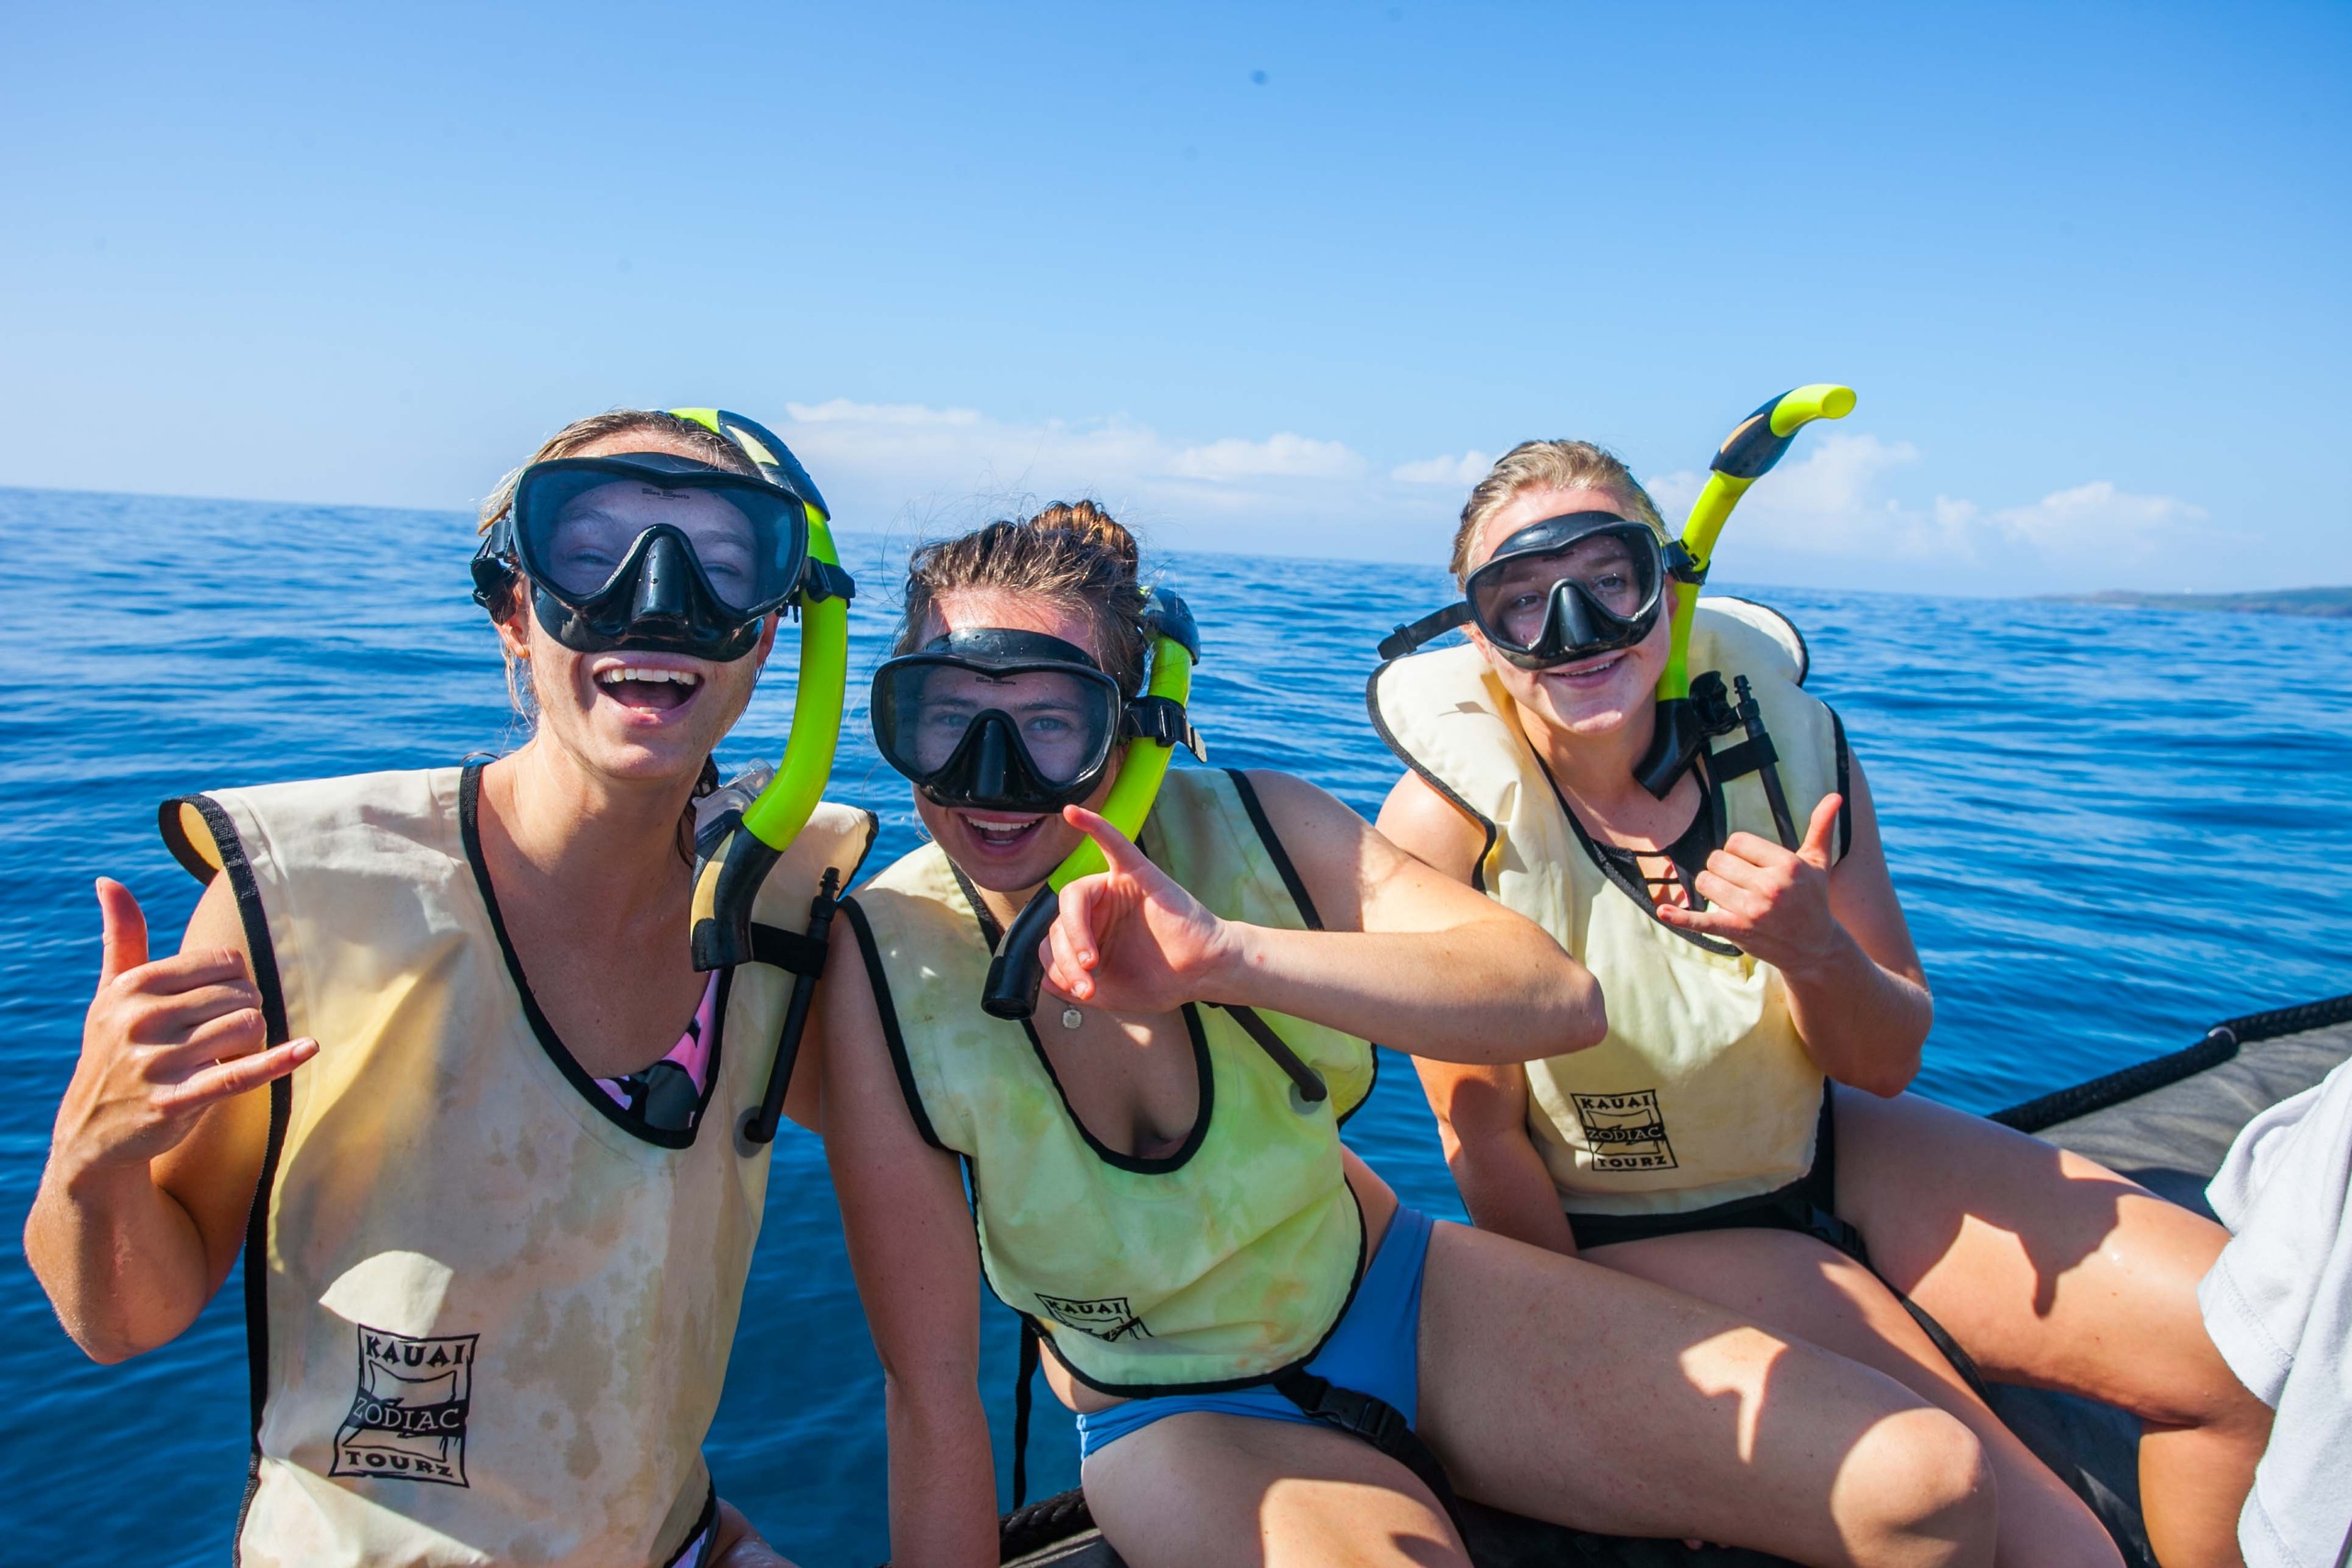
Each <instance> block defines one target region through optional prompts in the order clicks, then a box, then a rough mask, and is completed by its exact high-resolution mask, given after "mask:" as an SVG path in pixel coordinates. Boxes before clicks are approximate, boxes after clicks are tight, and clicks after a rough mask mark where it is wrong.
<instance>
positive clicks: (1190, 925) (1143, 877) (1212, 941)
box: [1039, 806, 1241, 1013]
mask: <svg viewBox="0 0 2352 1568" xmlns="http://www.w3.org/2000/svg"><path fill="white" fill-rule="evenodd" d="M1062 818H1063V819H1064V820H1065V821H1067V822H1069V825H1070V826H1071V827H1073V828H1076V829H1079V830H1080V832H1083V833H1085V834H1086V835H1087V836H1089V837H1090V838H1091V839H1092V840H1094V841H1095V843H1097V844H1098V845H1100V846H1101V847H1102V850H1103V861H1104V863H1105V864H1106V869H1104V870H1103V871H1100V872H1096V873H1095V874H1092V875H1091V876H1081V877H1080V878H1079V879H1078V880H1077V881H1075V882H1073V883H1071V884H1070V885H1069V886H1068V887H1065V888H1063V889H1062V891H1061V910H1060V913H1059V914H1058V915H1057V917H1056V918H1055V920H1054V924H1053V926H1052V929H1051V930H1049V931H1047V932H1046V940H1045V941H1044V942H1041V943H1040V944H1039V953H1040V955H1041V956H1042V957H1043V958H1044V959H1045V961H1046V987H1047V988H1048V989H1050V990H1052V991H1053V992H1054V994H1055V995H1057V996H1060V997H1065V998H1069V1000H1071V1001H1078V1002H1091V1003H1092V1004H1093V1005H1094V1006H1096V1007H1099V1008H1103V1009H1104V1010H1107V1011H1110V1012H1127V1013H1156V1012H1167V1011H1170V1010H1173V1009H1176V1008H1180V1007H1182V1006H1183V1005H1184V1004H1185V1003H1186V1002H1192V1001H1222V1000H1224V999H1226V998H1224V997H1222V996H1219V995H1216V994H1214V987H1215V984H1216V978H1217V977H1218V976H1219V973H1220V971H1222V970H1224V969H1226V968H1227V967H1228V966H1230V965H1232V964H1236V963H1237V962H1238V961H1239V960H1240V956H1241V955H1240V952H1239V948H1238V942H1237V940H1236V939H1237V937H1238V935H1239V931H1238V928H1237V927H1235V926H1234V925H1233V924H1232V923H1231V922H1228V921H1226V920H1221V919H1218V918H1217V917H1216V915H1215V914H1212V913H1211V912H1210V911H1209V909H1208V908H1206V907H1205V906H1204V905H1203V904H1202V903H1201V901H1200V900H1199V899H1197V898H1195V897H1193V896H1192V895H1191V894H1190V893H1188V892H1186V891H1185V890H1184V889H1183V888H1182V886H1178V885H1177V883H1176V881H1175V880H1174V879H1173V878H1172V877H1170V875H1169V874H1167V873H1166V872H1164V871H1162V870H1160V869H1159V867H1158V866H1156V865H1154V864H1152V863H1151V862H1150V861H1148V860H1147V859H1146V858H1145V857H1144V853H1143V852H1142V851H1141V850H1139V849H1137V848H1136V846H1135V844H1134V843H1133V842H1132V841H1131V840H1129V839H1128V838H1127V836H1126V835H1125V833H1122V832H1120V831H1119V829H1116V828H1114V827H1113V826H1112V825H1111V822H1110V820H1109V819H1108V818H1104V817H1103V816H1100V815H1099V814H1097V813H1095V812H1092V811H1089V810H1087V809H1086V808H1085V807H1082V806H1069V807H1063V808H1062Z"/></svg>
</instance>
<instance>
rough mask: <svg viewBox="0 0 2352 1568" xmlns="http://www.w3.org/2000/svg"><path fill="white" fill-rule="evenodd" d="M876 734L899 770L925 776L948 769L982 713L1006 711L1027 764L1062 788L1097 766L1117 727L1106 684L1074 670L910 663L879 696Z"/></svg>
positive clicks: (1113, 703) (889, 675) (881, 684)
mask: <svg viewBox="0 0 2352 1568" xmlns="http://www.w3.org/2000/svg"><path fill="white" fill-rule="evenodd" d="M875 700H876V707H875V721H876V722H875V732H876V738H877V739H879V740H880V741H881V742H882V743H883V747H884V750H887V751H888V752H889V753H890V756H889V761H890V763H891V765H892V766H893V767H896V768H897V769H899V772H901V773H907V774H909V775H910V776H911V777H915V778H927V777H929V776H930V775H932V774H933V773H937V772H938V771H939V770H940V769H942V768H944V767H945V766H946V765H947V763H948V761H950V760H951V759H952V758H953V757H954V756H955V755H956V748H958V747H959V746H961V745H962V744H963V743H964V738H965V736H966V735H967V734H968V733H969V732H970V730H971V728H972V726H973V725H974V724H975V723H977V722H978V719H979V717H980V716H981V715H982V714H985V713H988V712H989V711H991V710H993V711H995V712H997V713H1001V714H1002V715H1003V716H1005V719H1006V720H1007V721H1008V722H1009V723H1010V725H1011V727H1012V733H1013V735H1014V736H1015V737H1016V738H1017V739H1019V741H1020V743H1021V748H1022V750H1023V751H1025V752H1027V753H1028V758H1029V765H1030V767H1031V768H1032V769H1034V770H1035V773H1036V774H1037V776H1038V777H1039V778H1041V779H1043V780H1044V781H1046V783H1047V784H1053V785H1055V786H1057V787H1058V786H1061V785H1066V784H1070V783H1072V782H1073V781H1075V780H1077V779H1078V778H1079V777H1080V775H1082V774H1083V773H1086V772H1087V771H1088V770H1089V769H1090V768H1092V767H1094V766H1096V765H1097V764H1098V763H1099V762H1100V761H1101V760H1102V758H1103V754H1104V752H1105V750H1107V749H1108V745H1109V741H1110V739H1111V728H1112V726H1113V725H1114V723H1116V722H1117V712H1116V701H1115V697H1114V694H1113V693H1112V691H1111V690H1110V687H1109V684H1108V682H1104V681H1103V680H1101V679H1100V678H1090V677H1089V676H1087V675H1086V674H1082V673H1080V672H1079V671H1068V670H1053V669H1030V670H1012V671H983V670H978V669H974V668H972V667H970V666H968V665H966V664H962V663H950V662H944V661H939V662H934V661H932V660H909V661H908V662H906V663H903V664H900V665H899V666H898V667H897V668H895V669H893V670H890V671H888V672H887V678H886V679H885V680H883V681H881V682H878V683H877V688H876V693H875Z"/></svg>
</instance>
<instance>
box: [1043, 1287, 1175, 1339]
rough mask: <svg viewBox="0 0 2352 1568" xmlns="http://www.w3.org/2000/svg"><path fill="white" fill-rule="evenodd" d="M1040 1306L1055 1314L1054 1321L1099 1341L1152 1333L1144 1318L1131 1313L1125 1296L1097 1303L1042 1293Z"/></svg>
mask: <svg viewBox="0 0 2352 1568" xmlns="http://www.w3.org/2000/svg"><path fill="white" fill-rule="evenodd" d="M1037 1304H1038V1305H1039V1306H1042V1307H1044V1308H1045V1309H1046V1311H1047V1312H1049V1313H1051V1314H1053V1315H1054V1321H1055V1322H1056V1323H1058V1324H1060V1325H1063V1326H1064V1327H1066V1328H1075V1329H1077V1330H1078V1331H1079V1332H1080V1334H1091V1335H1092V1336H1094V1337H1095V1338H1097V1339H1109V1340H1113V1341H1116V1340H1121V1339H1128V1338H1135V1339H1148V1338H1150V1337H1151V1330H1150V1329H1148V1328H1146V1327H1145V1326H1144V1325H1143V1319H1141V1318H1139V1317H1137V1316H1136V1314H1134V1313H1132V1312H1130V1311H1128V1310H1127V1298H1126V1297H1125V1296H1104V1297H1103V1299H1102V1300H1101V1301H1097V1302H1080V1301H1072V1300H1070V1299H1069V1297H1067V1296H1049V1295H1046V1294H1045V1293H1044V1292H1039V1293H1038V1296H1037Z"/></svg>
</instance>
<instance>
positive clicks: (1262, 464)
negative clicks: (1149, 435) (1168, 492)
mask: <svg viewBox="0 0 2352 1568" xmlns="http://www.w3.org/2000/svg"><path fill="white" fill-rule="evenodd" d="M1169 471H1170V473H1175V474H1182V475H1183V476H1184V477H1186V478H1187V479H1272V478H1282V479H1351V478H1353V477H1354V476H1355V475H1356V474H1358V473H1361V472H1362V471H1363V458H1362V457H1359V456H1357V454H1356V453H1355V452H1354V451H1353V450H1351V448H1350V447H1348V446H1346V444H1344V443H1342V442H1338V441H1310V440H1308V439H1307V438H1306V436H1304V435H1294V434H1291V433H1290V432H1289V431H1283V432H1282V433H1281V434H1276V435H1270V436H1268V437H1267V438H1266V439H1265V440H1263V441H1243V440H1241V439H1239V438H1238V437H1235V436H1227V437H1226V438H1225V439H1224V440H1222V441H1212V442H1210V443H1209V444H1208V445H1206V446H1187V447H1185V448H1184V449H1183V450H1182V451H1181V452H1179V453H1177V454H1176V456H1175V458H1174V460H1173V461H1172V462H1171V463H1170V466H1169Z"/></svg>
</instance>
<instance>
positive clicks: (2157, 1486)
mask: <svg viewBox="0 0 2352 1568" xmlns="http://www.w3.org/2000/svg"><path fill="white" fill-rule="evenodd" d="M1836 1093H1837V1096H1838V1104H1837V1122H1838V1213H1839V1214H1840V1215H1841V1216H1843V1217H1844V1218H1845V1219H1846V1220H1847V1221H1848V1222H1849V1223H1850V1224H1853V1225H1854V1226H1855V1227H1856V1228H1858V1229H1859V1230H1860V1231H1861V1233H1862V1235H1863V1236H1864V1238H1865V1239H1866V1240H1868V1242H1869V1243H1870V1249H1871V1262H1872V1264H1874V1265H1875V1266H1876V1267H1877V1268H1878V1269H1880V1270H1881V1271H1882V1272H1883V1274H1884V1275H1885V1276H1886V1278H1887V1279H1888V1280H1890V1281H1891V1282H1893V1283H1894V1286H1895V1287H1896V1288H1897V1289H1898V1290H1901V1291H1902V1292H1904V1293H1905V1294H1906V1295H1908V1296H1909V1297H1910V1298H1911V1299H1912V1300H1913V1301H1915V1302H1917V1303H1919V1305H1920V1306H1921V1307H1922V1308H1924V1309H1925V1310H1926V1311H1927V1312H1928V1313H1929V1314H1932V1315H1933V1316H1934V1317H1935V1319H1936V1320H1937V1321H1938V1322H1939V1323H1941V1324H1942V1325H1944V1326H1945V1327H1946V1328H1947V1329H1949V1330H1951V1334H1952V1337H1954V1338H1956V1339H1958V1340H1959V1341H1960V1342H1961V1344H1962V1346H1964V1347H1965V1348H1967V1350H1968V1352H1969V1354H1970V1355H1972V1356H1973V1357H1974V1358H1975V1359H1976V1361H1977V1363H1978V1364H1979V1365H1980V1366H1982V1367H1983V1368H1984V1369H1985V1374H1986V1375H1987V1376H1989V1377H1995V1378H1998V1379H2000V1380H2002V1381H2004V1382H2021V1383H2029V1384H2033V1385H2036V1386H2039V1387H2043V1388H2056V1389H2064V1390H2066V1391H2067V1392H2069V1393H2082V1394H2087V1395H2090V1396H2091V1397H2093V1398H2096V1399H2103V1400H2106V1401H2108V1402H2109V1403H2110V1404H2118V1405H2120V1406H2122V1407H2123V1408H2124V1409H2126V1410H2129V1411H2131V1413H2132V1414H2133V1415H2135V1416H2139V1417H2140V1418H2141V1421H2142V1424H2143V1434H2144V1435H2143V1438H2142V1439H2141V1443H2140V1499H2141V1506H2142V1511H2143V1515H2144V1517H2146V1520H2147V1525H2148V1539H2149V1541H2150V1543H2151V1544H2152V1545H2154V1548H2155V1550H2156V1555H2157V1557H2158V1558H2159V1559H2160V1560H2161V1561H2163V1562H2164V1563H2165V1565H2166V1568H2235V1565H2236V1564H2237V1563H2239V1562H2240V1561H2241V1560H2240V1557H2239V1555H2238V1547H2237V1517H2238V1510H2239V1508H2240V1507H2241V1506H2243V1505H2244V1503H2245V1495H2246V1490H2247V1488H2248V1487H2249V1486H2251V1485H2252V1484H2253V1481H2254V1466H2255V1461H2256V1460H2258V1459H2259V1458H2260V1457H2261V1455H2262V1449H2263V1445H2264V1444H2265V1443H2266V1442H2267V1440H2268V1438H2269V1431H2270V1412H2269V1410H2268V1409H2267V1407H2265V1406H2264V1405H2263V1404H2262V1403H2261V1402H2260V1401H2258V1400H2256V1398H2255V1397H2254V1396H2253V1395H2252V1394H2251V1393H2247V1392H2246V1391H2245V1388H2244V1387H2243V1386H2241V1385H2240V1384H2239V1382H2238V1381H2237V1379H2236V1378H2234V1377H2233V1376H2232V1375H2231V1373H2230V1370H2229V1368H2228V1366H2227V1365H2225V1364H2224V1363H2223V1362H2222V1359H2221V1356H2220V1354H2219V1353H2218V1352H2216V1351H2215V1350H2214V1348H2213V1346H2212V1342H2211V1339H2209V1338H2208V1337H2206V1334H2205V1325H2204V1320H2203V1318H2202V1316H2201V1315H2200V1314H2199V1311H2198V1307H2197V1282H2198V1280H2200V1279H2201V1278H2203V1277H2204V1274H2205V1272H2206V1270H2207V1269H2210V1268H2211V1267H2212V1263H2213V1259H2214V1258H2215V1257H2216V1256H2217V1255H2218V1254H2219V1253H2220V1252H2221V1250H2222V1244H2223V1243H2225V1242H2226V1241H2227V1240H2228V1239H2229V1237H2228V1235H2227V1233H2225V1232H2224V1231H2223V1230H2222V1228H2221V1227H2220V1226H2219V1225H2216V1224H2213V1223H2212V1222H2211V1221H2210V1220H2207V1219H2204V1218H2202V1217H2200V1216H2199V1215H2196V1214H2192V1213H2189V1212H2188V1210H2186V1209H2183V1208H2180V1207H2178V1206H2177V1205H2176V1204H2172V1203H2167V1202H2165V1201H2164V1200H2163V1199H2161V1198H2158V1197H2156V1196H2154V1194H2152V1193H2150V1192H2148V1191H2147V1190H2144V1189H2143V1188H2140V1187H2138V1186H2135V1185H2133V1184H2132V1183H2131V1182H2129V1181H2126V1180H2124V1179H2122V1178H2121V1177H2119V1176H2117V1175H2116V1174H2114V1173H2113V1172H2112V1171H2109V1170H2107V1169H2106V1168H2103V1167H2100V1166H2098V1165H2096V1164H2094V1163H2093V1162H2091V1161H2089V1160H2086V1159H2083V1158H2081V1157H2080V1156H2075V1155H2071V1154H2066V1153H2064V1152H2063V1151H2061V1150H2059V1149H2055V1148H2052V1146H2051V1145H2048V1144H2044V1143H2041V1142H2040V1141H2039V1140H2037V1139H2033V1138H2029V1137H2026V1136H2024V1135H2023V1134H2018V1133H2012V1132H2010V1131H2009V1130H2008V1129H2007V1128H2006V1127H2002V1126H1999V1125H1996V1123H1994V1122H1987V1121H1985V1119H1983V1118H1982V1117H1977V1116H1970V1115H1967V1114H1966V1113H1964V1112H1962V1111H1953V1110H1951V1109H1950V1108H1948V1107H1945V1106H1940V1105H1938V1104H1936V1103H1935V1102H1933V1101H1932V1100H1923V1099H1920V1098H1919V1097H1918V1096H1917V1095H1909V1094H1906V1095H1902V1096H1900V1097H1898V1098H1896V1099H1894V1100H1876V1099H1873V1098H1871V1096H1868V1095H1864V1094H1859V1093H1856V1092H1854V1091H1852V1090H1849V1089H1838V1090H1837V1091H1836Z"/></svg>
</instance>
